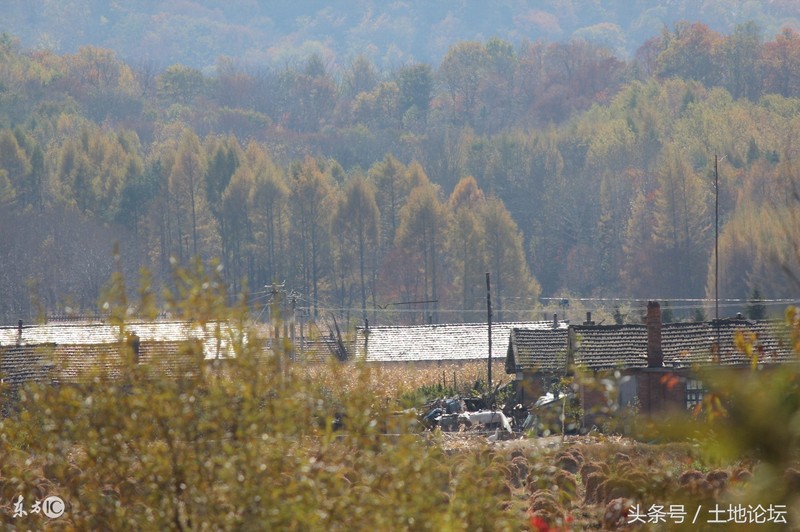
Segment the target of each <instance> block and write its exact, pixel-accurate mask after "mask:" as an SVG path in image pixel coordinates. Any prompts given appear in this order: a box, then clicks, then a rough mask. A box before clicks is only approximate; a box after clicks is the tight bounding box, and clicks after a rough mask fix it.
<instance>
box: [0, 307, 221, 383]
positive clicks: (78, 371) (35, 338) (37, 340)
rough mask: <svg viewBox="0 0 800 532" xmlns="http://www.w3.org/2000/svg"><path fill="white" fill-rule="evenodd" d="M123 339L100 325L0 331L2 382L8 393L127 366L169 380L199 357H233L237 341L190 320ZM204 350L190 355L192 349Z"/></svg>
mask: <svg viewBox="0 0 800 532" xmlns="http://www.w3.org/2000/svg"><path fill="white" fill-rule="evenodd" d="M124 331H125V332H124V336H120V328H119V327H118V326H115V325H112V324H109V323H105V322H102V321H95V322H63V323H58V322H56V323H47V324H35V325H25V324H23V323H22V322H19V323H18V325H17V326H11V327H0V379H2V383H3V384H4V385H5V387H6V388H7V389H8V388H10V389H12V390H13V389H15V388H16V387H18V386H19V385H20V384H21V383H23V382H30V381H36V382H48V383H70V382H80V381H83V380H86V379H88V378H90V377H91V376H92V375H93V374H95V373H98V372H100V373H102V374H103V375H105V376H108V377H109V378H111V379H116V378H119V377H120V375H121V371H122V368H123V367H124V365H125V362H126V360H125V357H130V358H129V360H128V361H131V362H135V363H138V364H145V365H148V366H150V367H153V368H154V369H155V371H157V372H158V373H159V374H162V375H166V376H178V375H186V374H187V373H192V372H196V371H197V360H196V358H197V357H196V356H190V353H198V352H202V356H203V358H204V359H206V360H213V359H220V358H225V357H228V356H230V345H229V344H230V341H231V340H232V339H233V338H234V336H235V335H233V332H232V330H231V328H230V327H229V326H227V325H225V324H218V323H216V322H214V323H208V324H206V326H205V327H201V326H200V325H198V324H196V323H190V322H187V321H131V322H129V323H126V325H125V329H124ZM192 344H194V346H197V347H199V348H200V350H199V351H198V349H193V350H190V349H188V347H189V346H192Z"/></svg>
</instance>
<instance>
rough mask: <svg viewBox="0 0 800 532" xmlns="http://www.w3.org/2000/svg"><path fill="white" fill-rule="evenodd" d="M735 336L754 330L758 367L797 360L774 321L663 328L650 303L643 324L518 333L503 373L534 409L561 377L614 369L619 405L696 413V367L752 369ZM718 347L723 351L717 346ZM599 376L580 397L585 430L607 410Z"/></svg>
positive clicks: (736, 320) (587, 324)
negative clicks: (598, 383)
mask: <svg viewBox="0 0 800 532" xmlns="http://www.w3.org/2000/svg"><path fill="white" fill-rule="evenodd" d="M737 332H742V333H752V334H753V338H754V339H755V345H754V348H755V350H754V351H755V354H756V355H757V357H758V359H757V361H756V363H757V364H758V365H761V366H769V365H774V364H787V363H796V362H797V356H796V355H795V354H794V352H793V351H792V346H791V342H790V341H789V338H788V333H787V331H786V330H785V327H784V326H783V325H782V324H780V323H777V322H771V321H749V320H746V319H743V318H741V317H738V318H732V319H722V320H716V321H711V322H700V323H667V324H662V323H661V309H660V305H659V304H658V303H657V302H650V303H649V304H648V307H647V315H646V318H645V323H643V324H625V325H596V324H594V323H593V322H592V321H591V316H590V315H589V316H587V321H586V322H585V323H583V324H575V325H569V327H568V328H567V329H566V330H562V329H551V330H550V331H546V330H537V331H531V330H526V329H524V328H514V329H512V331H511V333H510V334H511V338H510V340H509V344H508V351H507V356H506V371H507V373H509V374H514V376H515V385H516V393H517V399H518V400H519V401H520V402H521V403H522V404H524V405H532V404H533V403H534V402H535V401H536V399H537V398H538V397H540V396H541V395H544V393H545V392H547V391H549V390H550V389H551V388H552V387H553V384H554V383H556V382H558V381H559V380H560V379H561V378H563V377H566V376H572V375H575V373H576V372H583V374H584V376H585V375H586V373H587V372H588V374H589V376H592V375H593V376H595V377H598V376H601V375H603V374H611V373H614V372H616V373H617V375H618V376H619V378H618V379H617V380H616V381H617V384H618V389H617V390H616V399H615V400H616V401H617V406H619V407H624V406H634V405H635V407H636V408H637V410H638V412H639V413H640V414H644V415H650V414H655V413H663V412H667V411H670V410H683V409H687V408H691V407H693V406H694V405H696V404H697V403H698V402H700V401H701V400H702V397H703V393H704V390H703V383H702V382H701V381H700V380H698V378H697V377H696V375H695V374H694V373H693V368H697V367H704V368H707V367H713V366H726V367H750V366H751V364H752V363H753V360H752V359H751V358H750V357H748V356H747V355H746V354H745V353H743V352H742V351H741V350H740V349H739V348H737V346H736V335H737ZM717 346H718V347H717ZM596 383H597V379H596V378H595V379H584V381H583V383H582V384H580V385H579V392H578V393H579V400H580V404H581V405H582V408H583V410H584V420H583V423H584V426H586V425H591V424H592V422H593V421H594V419H593V417H594V412H596V411H597V410H598V409H601V408H602V407H604V406H606V405H607V402H608V399H609V398H608V394H607V393H606V391H605V390H603V389H602V387H600V386H597V385H596Z"/></svg>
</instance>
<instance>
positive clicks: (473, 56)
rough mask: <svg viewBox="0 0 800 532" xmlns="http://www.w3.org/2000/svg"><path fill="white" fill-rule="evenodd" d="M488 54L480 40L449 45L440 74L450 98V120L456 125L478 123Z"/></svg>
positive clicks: (473, 124)
mask: <svg viewBox="0 0 800 532" xmlns="http://www.w3.org/2000/svg"><path fill="white" fill-rule="evenodd" d="M488 63H489V54H488V53H486V49H485V48H484V47H483V45H482V44H481V43H479V42H461V43H458V44H455V45H453V46H451V47H450V49H449V50H448V51H447V55H445V57H444V59H443V60H442V63H441V64H440V65H439V71H438V73H437V75H438V79H439V83H440V84H441V86H442V88H443V89H444V91H445V92H446V94H447V96H448V100H449V107H450V117H451V118H450V119H451V120H452V121H453V122H454V123H456V124H467V125H470V126H475V125H476V121H477V119H478V112H479V109H478V102H479V99H478V97H479V90H480V86H481V82H482V80H483V79H484V76H485V70H486V68H487V65H488Z"/></svg>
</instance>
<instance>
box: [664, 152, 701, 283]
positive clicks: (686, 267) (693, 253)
mask: <svg viewBox="0 0 800 532" xmlns="http://www.w3.org/2000/svg"><path fill="white" fill-rule="evenodd" d="M708 183H709V181H708V179H707V180H706V182H705V183H704V182H703V177H702V174H700V173H698V172H695V171H694V170H693V169H692V168H691V167H690V166H689V165H688V164H687V162H686V161H685V158H684V157H681V156H680V152H678V151H675V150H674V149H673V150H670V151H668V152H667V154H665V158H664V161H663V164H662V166H661V168H660V171H659V174H658V189H657V191H656V195H655V205H654V209H655V212H654V224H655V225H654V227H653V237H654V243H655V244H656V245H657V246H658V249H659V250H660V253H654V254H653V260H655V261H657V262H656V263H657V264H659V265H660V268H659V269H660V270H662V273H661V275H659V279H660V280H661V281H662V282H665V283H666V285H665V286H663V288H662V289H664V290H665V291H667V293H672V294H675V295H676V296H683V297H688V296H691V295H692V294H697V293H698V292H699V291H701V290H702V286H703V280H704V279H705V273H706V263H707V258H708V250H709V247H708V244H709V242H710V240H709V238H710V236H711V234H712V233H711V225H712V223H713V217H712V216H710V213H709V200H710V190H709V184H708ZM656 271H658V270H656Z"/></svg>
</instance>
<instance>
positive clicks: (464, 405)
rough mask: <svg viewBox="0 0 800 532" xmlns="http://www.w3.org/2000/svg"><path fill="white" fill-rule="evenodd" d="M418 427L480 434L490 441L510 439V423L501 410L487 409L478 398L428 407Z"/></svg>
mask: <svg viewBox="0 0 800 532" xmlns="http://www.w3.org/2000/svg"><path fill="white" fill-rule="evenodd" d="M425 412H426V413H425V414H424V415H423V416H422V418H421V421H422V424H423V425H424V426H425V427H426V428H427V429H429V430H434V429H436V428H438V429H439V430H441V431H442V432H462V433H464V432H468V433H471V434H484V435H487V436H488V437H489V440H490V441H497V440H507V439H510V438H512V437H513V436H514V429H513V427H512V419H513V418H512V419H509V417H508V416H506V414H505V413H503V411H502V410H496V409H490V408H488V407H487V404H486V401H485V400H484V399H482V398H480V397H450V398H443V399H437V400H436V401H433V402H432V403H429V404H428V405H427V407H426V409H425Z"/></svg>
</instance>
